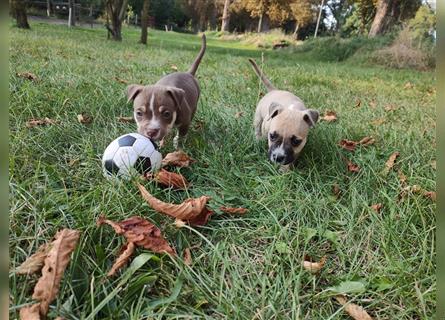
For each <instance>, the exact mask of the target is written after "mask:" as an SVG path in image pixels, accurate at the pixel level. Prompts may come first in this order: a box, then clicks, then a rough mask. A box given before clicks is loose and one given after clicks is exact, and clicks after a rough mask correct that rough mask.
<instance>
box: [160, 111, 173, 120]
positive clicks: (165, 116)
mask: <svg viewBox="0 0 445 320" xmlns="http://www.w3.org/2000/svg"><path fill="white" fill-rule="evenodd" d="M162 116H163V117H164V118H165V119H169V118H170V117H171V116H172V114H171V112H170V111H164V112H163V113H162Z"/></svg>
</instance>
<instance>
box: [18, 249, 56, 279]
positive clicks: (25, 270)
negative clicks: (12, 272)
mask: <svg viewBox="0 0 445 320" xmlns="http://www.w3.org/2000/svg"><path fill="white" fill-rule="evenodd" d="M50 249H51V245H50V244H49V243H45V244H42V245H41V246H40V247H39V249H37V251H36V252H35V253H34V254H33V255H31V256H30V257H28V258H27V259H26V260H25V261H24V262H23V263H22V264H21V265H20V266H19V267H18V268H17V270H16V273H17V274H33V273H36V272H39V271H40V270H41V269H42V267H43V264H44V261H45V258H46V256H47V254H48V252H49V250H50Z"/></svg>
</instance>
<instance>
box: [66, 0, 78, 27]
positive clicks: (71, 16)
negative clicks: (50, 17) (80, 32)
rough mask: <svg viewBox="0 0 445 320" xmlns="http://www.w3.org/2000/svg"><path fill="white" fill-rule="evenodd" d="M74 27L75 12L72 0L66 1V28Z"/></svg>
mask: <svg viewBox="0 0 445 320" xmlns="http://www.w3.org/2000/svg"><path fill="white" fill-rule="evenodd" d="M75 25H76V12H75V3H74V0H68V27H74V26H75Z"/></svg>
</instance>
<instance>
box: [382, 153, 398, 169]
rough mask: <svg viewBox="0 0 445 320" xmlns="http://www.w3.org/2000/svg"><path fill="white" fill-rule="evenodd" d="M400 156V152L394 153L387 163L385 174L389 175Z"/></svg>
mask: <svg viewBox="0 0 445 320" xmlns="http://www.w3.org/2000/svg"><path fill="white" fill-rule="evenodd" d="M399 155H400V152H398V151H396V152H393V154H391V155H390V156H389V158H388V161H386V163H385V172H386V173H388V172H389V171H390V170H391V169H392V168H393V167H394V164H395V162H396V159H397V157H398V156H399Z"/></svg>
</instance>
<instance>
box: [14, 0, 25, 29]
mask: <svg viewBox="0 0 445 320" xmlns="http://www.w3.org/2000/svg"><path fill="white" fill-rule="evenodd" d="M11 9H12V10H11V12H12V14H13V16H14V18H15V19H16V23H17V27H18V28H22V29H29V23H28V16H27V14H26V3H25V1H24V0H12V1H11Z"/></svg>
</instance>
